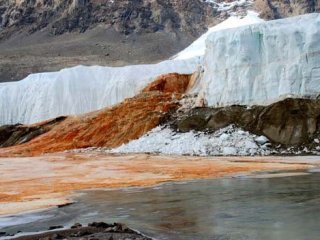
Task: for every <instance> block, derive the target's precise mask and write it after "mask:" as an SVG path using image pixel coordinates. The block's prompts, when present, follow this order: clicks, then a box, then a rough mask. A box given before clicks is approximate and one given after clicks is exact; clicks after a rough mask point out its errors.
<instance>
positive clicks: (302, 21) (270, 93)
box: [194, 13, 320, 107]
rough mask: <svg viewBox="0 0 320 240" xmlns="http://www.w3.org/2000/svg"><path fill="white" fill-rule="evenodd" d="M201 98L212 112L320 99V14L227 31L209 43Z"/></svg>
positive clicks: (208, 40)
mask: <svg viewBox="0 0 320 240" xmlns="http://www.w3.org/2000/svg"><path fill="white" fill-rule="evenodd" d="M194 91H197V92H199V98H201V99H203V100H204V101H205V102H206V103H207V105H208V106H210V107H222V106H229V105H237V104H239V105H249V106H250V105H268V104H270V103H273V102H276V101H278V100H281V99H283V98H287V97H296V98H299V97H302V98H316V97H318V96H319V94H320V14H316V13H315V14H308V15H303V16H298V17H293V18H287V19H281V20H275V21H270V22H263V23H259V24H253V25H248V26H243V27H239V28H233V29H228V30H221V31H217V32H214V33H212V34H210V35H209V36H208V38H207V41H206V53H205V56H204V63H203V73H202V77H201V78H200V80H199V81H198V84H197V89H194Z"/></svg>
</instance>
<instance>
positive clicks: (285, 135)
mask: <svg viewBox="0 0 320 240" xmlns="http://www.w3.org/2000/svg"><path fill="white" fill-rule="evenodd" d="M230 124H235V125H237V126H239V127H241V128H243V129H245V130H247V131H250V132H252V133H255V134H258V135H265V136H267V137H268V138H269V139H270V140H271V141H272V142H274V143H281V144H284V145H300V144H303V143H308V142H310V141H311V140H312V139H313V138H314V136H315V134H317V132H318V131H319V127H320V100H311V99H285V100H283V101H279V102H277V103H274V104H271V105H269V106H253V107H251V108H249V109H248V108H247V107H244V106H230V107H225V108H216V109H211V108H198V109H193V110H191V111H189V112H187V113H185V114H184V115H183V116H178V117H177V119H176V120H175V121H174V124H173V126H175V127H177V129H178V130H180V131H183V132H186V131H190V130H205V129H206V130H213V131H215V130H217V129H220V128H223V127H226V126H228V125H230Z"/></svg>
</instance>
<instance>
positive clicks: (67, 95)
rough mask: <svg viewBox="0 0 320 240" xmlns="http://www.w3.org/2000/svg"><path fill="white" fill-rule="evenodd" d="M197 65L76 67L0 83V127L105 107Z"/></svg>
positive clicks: (181, 62) (192, 61)
mask: <svg viewBox="0 0 320 240" xmlns="http://www.w3.org/2000/svg"><path fill="white" fill-rule="evenodd" d="M198 64H199V62H198V59H196V58H194V59H189V60H187V61H185V60H169V61H164V62H161V63H159V64H153V65H134V66H127V67H117V68H116V67H99V66H92V67H85V66H78V67H74V68H68V69H63V70H61V71H59V72H52V73H38V74H32V75H30V76H28V77H27V78H26V79H24V80H22V81H19V82H12V83H2V84H0V125H3V124H14V123H35V122H39V121H43V120H46V119H50V118H54V117H57V116H61V115H72V114H81V113H86V112H90V111H94V110H98V109H101V108H103V107H108V106H111V105H113V104H116V103H119V102H121V101H122V100H124V99H125V98H128V97H133V96H135V95H136V94H137V93H139V91H141V90H142V89H143V88H144V87H145V86H146V85H147V84H148V83H149V82H151V81H152V80H154V79H155V78H156V77H157V76H159V75H161V74H165V73H172V72H177V73H182V74H189V73H193V72H194V71H195V69H196V67H197V66H198Z"/></svg>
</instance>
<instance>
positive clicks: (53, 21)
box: [0, 0, 217, 37]
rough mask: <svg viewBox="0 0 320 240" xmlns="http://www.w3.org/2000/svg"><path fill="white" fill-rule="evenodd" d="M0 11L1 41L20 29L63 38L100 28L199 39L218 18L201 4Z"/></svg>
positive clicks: (7, 7)
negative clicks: (180, 33) (46, 31)
mask: <svg viewBox="0 0 320 240" xmlns="http://www.w3.org/2000/svg"><path fill="white" fill-rule="evenodd" d="M0 7H1V8H0V9H1V10H0V15H1V18H0V25H1V27H2V29H3V32H2V37H5V36H6V34H10V33H13V32H15V31H17V30H18V29H21V28H25V29H24V30H27V31H29V32H30V33H32V32H35V31H38V30H41V29H43V28H46V27H49V31H50V32H51V33H52V34H63V33H65V32H71V31H79V32H84V31H86V30H87V29H88V28H93V27H95V26H96V25H97V24H104V25H105V26H107V27H112V28H114V29H115V30H116V31H118V32H121V33H123V34H126V35H128V34H131V33H133V32H137V33H146V32H149V33H150V32H157V31H161V30H164V31H184V32H188V33H190V34H191V35H193V36H199V33H201V32H203V31H204V30H206V28H207V26H208V25H210V24H211V23H212V22H213V21H214V19H213V17H215V16H216V15H217V12H216V11H215V9H214V8H213V7H212V5H210V4H208V3H205V2H203V1H200V0H193V1H185V0H178V1H170V0H156V1H147V0H125V1H110V0H49V1H48V0H19V1H15V0H12V1H7V0H5V1H0Z"/></svg>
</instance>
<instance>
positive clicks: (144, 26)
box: [0, 0, 223, 82]
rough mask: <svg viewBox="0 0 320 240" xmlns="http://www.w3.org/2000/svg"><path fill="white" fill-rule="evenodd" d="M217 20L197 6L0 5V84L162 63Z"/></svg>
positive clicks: (208, 6) (89, 0) (24, 0)
mask: <svg viewBox="0 0 320 240" xmlns="http://www.w3.org/2000/svg"><path fill="white" fill-rule="evenodd" d="M222 18H223V16H220V13H219V12H218V11H217V10H216V9H215V8H213V7H212V3H207V2H204V1H202V0H193V1H188V0H178V1H171V0H155V1H149V0H126V1H110V0H66V1H65V0H58V1H45V0H34V1H29V0H20V1H15V0H10V1H8V0H0V59H1V60H0V82H1V81H10V80H20V79H22V78H23V77H26V76H27V75H28V74H30V73H34V72H42V71H56V70H60V69H62V68H65V67H68V66H69V67H70V66H75V65H79V64H86V65H114V66H119V65H127V64H135V63H152V62H157V61H159V60H163V59H166V58H168V57H170V56H172V55H174V54H175V53H177V52H178V51H180V50H182V49H183V48H185V47H186V46H187V45H188V44H190V43H191V42H192V41H194V40H195V39H196V38H197V37H199V36H200V35H201V34H202V33H203V32H205V31H206V30H207V27H208V26H210V25H214V24H216V23H218V22H220V21H221V19H222Z"/></svg>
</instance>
